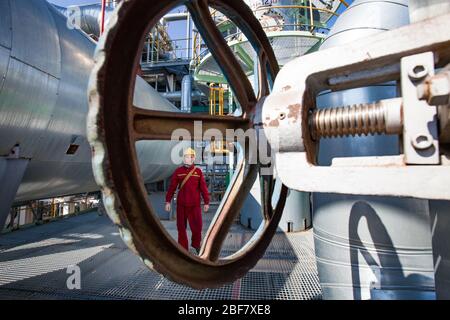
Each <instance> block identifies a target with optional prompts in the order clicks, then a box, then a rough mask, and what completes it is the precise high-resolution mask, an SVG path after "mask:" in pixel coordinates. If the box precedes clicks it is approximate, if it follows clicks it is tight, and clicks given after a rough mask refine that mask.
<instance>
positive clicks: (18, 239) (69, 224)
mask: <svg viewBox="0 0 450 320" xmlns="http://www.w3.org/2000/svg"><path fill="white" fill-rule="evenodd" d="M209 220H210V219H209ZM163 224H164V225H165V226H166V228H167V230H168V231H169V232H170V233H171V234H172V235H173V236H175V235H176V225H175V222H174V221H164V222H163ZM207 227H208V226H207V223H205V229H204V231H206V228H207ZM251 236H252V232H250V231H249V230H247V229H245V228H243V227H241V226H239V225H235V226H234V227H233V228H232V230H231V232H230V234H229V236H228V238H227V241H226V242H225V245H224V250H223V253H224V254H226V255H229V254H230V253H232V252H235V251H236V250H237V249H238V248H239V247H240V246H242V244H243V243H245V242H246V241H248V239H250V237H251ZM70 265H78V266H79V267H80V270H81V289H79V290H77V289H74V290H69V289H68V288H67V283H66V282H67V280H68V278H69V277H70V276H71V274H68V273H67V268H68V266H70ZM0 299H50V300H51V299H83V300H85V299H89V300H90V299H95V300H99V299H100V300H102V299H108V300H114V299H119V300H121V299H132V300H141V299H162V300H167V299H180V300H189V299H192V300H215V299H221V300H228V299H235V300H238V299H247V300H253V299H267V300H272V299H282V300H291V299H295V300H310V299H321V289H320V285H319V279H318V275H317V269H316V261H315V256H314V246H313V238H312V232H311V231H309V232H303V233H295V234H294V233H293V234H285V233H277V234H276V235H275V237H274V239H273V240H272V243H271V245H270V247H269V248H268V250H267V252H266V254H265V256H264V258H263V259H262V260H261V261H260V262H259V263H258V264H257V265H256V267H255V268H254V269H252V270H251V271H250V272H249V273H248V274H247V275H246V276H245V277H244V278H242V279H240V280H238V281H236V282H235V283H233V284H230V285H227V286H224V287H222V288H218V289H205V290H194V289H191V288H189V287H185V286H182V285H179V284H176V283H173V282H171V281H169V280H167V279H165V278H164V277H163V276H161V275H160V274H158V273H156V272H153V271H151V270H149V269H148V268H147V267H146V266H145V265H143V263H142V262H141V260H140V259H139V258H138V257H136V256H135V255H134V254H133V253H132V252H131V251H130V250H128V248H126V246H125V245H124V244H123V242H122V240H121V238H120V236H119V233H118V231H117V229H116V227H115V226H114V225H113V224H112V223H111V221H110V220H109V219H108V217H107V216H99V215H98V214H97V213H96V212H91V213H87V214H83V215H79V216H76V217H72V218H67V219H63V220H60V221H57V222H52V223H49V224H46V225H43V226H39V227H33V228H29V229H25V230H20V231H16V232H13V233H9V234H3V235H0Z"/></svg>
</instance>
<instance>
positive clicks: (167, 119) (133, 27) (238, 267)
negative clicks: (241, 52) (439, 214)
mask: <svg viewBox="0 0 450 320" xmlns="http://www.w3.org/2000/svg"><path fill="white" fill-rule="evenodd" d="M183 4H185V5H186V7H187V8H188V10H189V12H190V13H191V16H192V18H193V20H194V22H195V24H196V26H197V28H198V29H199V31H200V33H201V34H202V37H203V39H204V41H205V42H206V44H207V45H208V47H209V49H210V51H211V53H212V55H213V56H214V58H215V59H216V61H217V62H218V64H219V66H220V67H221V69H222V71H223V72H224V74H225V77H226V78H227V80H228V83H229V84H230V87H231V88H232V89H233V92H234V95H235V97H236V98H237V100H238V101H239V103H240V105H241V106H242V109H243V115H242V116H241V117H233V116H221V117H218V116H206V115H194V114H181V113H180V114H179V113H170V112H161V111H152V110H144V109H140V108H137V107H135V106H133V103H132V101H133V94H132V93H133V90H134V84H135V77H136V75H135V70H137V67H138V64H139V57H138V54H137V53H138V52H141V49H142V47H143V43H144V41H143V40H144V36H145V33H146V31H147V30H150V28H151V27H153V26H155V25H156V23H157V22H158V21H159V20H160V18H161V17H162V16H164V14H166V13H168V12H169V11H170V10H172V9H173V8H175V7H177V6H179V5H183ZM209 7H212V8H214V9H217V10H219V11H220V12H222V13H224V14H226V15H227V16H228V17H230V19H231V20H232V21H233V22H234V23H235V24H236V25H237V26H238V27H239V28H240V29H241V30H242V32H243V33H244V34H245V35H246V36H247V39H248V40H249V42H250V43H251V44H252V45H253V47H254V49H255V51H256V52H257V54H258V57H259V62H260V63H259V65H260V72H259V93H258V95H255V94H254V91H253V88H252V85H251V83H250V81H249V80H248V78H247V77H246V76H245V73H244V71H243V70H242V69H241V68H240V66H239V63H238V61H237V59H236V58H235V57H234V54H233V52H232V50H231V49H230V48H229V46H228V45H227V43H226V42H225V40H224V39H223V37H222V36H221V34H220V31H219V30H218V29H217V27H216V25H215V23H214V21H213V19H212V18H211V15H210V11H209ZM130 57H134V59H130ZM278 70H279V67H278V64H277V61H276V58H275V54H274V52H273V50H272V47H271V45H270V43H269V41H268V39H267V37H266V35H265V33H264V31H263V29H262V27H261V25H260V24H259V22H258V20H257V19H256V17H255V16H254V15H253V12H252V11H251V10H250V8H249V7H248V6H247V5H246V4H245V3H244V2H243V1H229V0H191V1H188V0H184V1H183V0H179V1H174V0H159V1H148V0H129V1H122V2H121V3H120V4H119V6H118V8H117V9H116V10H115V11H114V13H113V15H112V17H111V18H110V22H109V26H108V29H107V30H106V32H105V34H104V35H103V36H102V37H101V39H100V41H99V44H98V46H97V50H96V53H95V66H94V70H93V72H92V74H91V78H90V82H89V89H88V90H89V105H90V107H89V112H88V121H87V123H88V125H87V131H88V132H87V133H88V140H89V143H90V145H91V148H92V165H93V171H94V177H95V180H96V182H97V184H98V185H99V186H100V189H101V192H102V196H103V201H104V206H105V209H106V211H107V213H108V215H109V217H110V218H111V219H112V221H113V222H114V223H115V224H116V225H117V226H118V227H119V230H120V234H121V236H122V238H123V240H124V242H125V243H126V244H127V245H128V247H129V248H130V249H131V250H132V251H134V252H135V253H136V254H138V255H139V256H140V257H141V259H142V260H143V262H144V263H145V264H146V265H147V266H148V267H150V268H152V269H154V270H156V271H158V272H160V273H161V274H163V275H164V276H166V277H167V278H169V279H170V280H172V281H175V282H178V283H181V284H185V285H188V286H190V287H193V288H196V289H201V288H214V287H219V286H222V285H225V284H228V283H231V282H233V281H235V280H237V279H239V278H241V277H243V276H244V275H245V274H246V273H247V272H248V271H249V270H250V269H251V268H253V267H254V266H255V265H256V263H257V262H258V261H259V259H261V258H262V256H263V255H264V252H265V251H266V249H267V247H268V245H269V244H270V241H271V239H272V238H273V236H274V234H275V232H276V229H277V227H278V224H279V221H280V219H281V215H282V212H283V209H284V205H285V202H286V196H287V188H286V187H285V186H284V185H282V188H281V193H280V197H279V199H278V203H277V205H276V206H275V207H273V206H272V195H273V190H274V184H275V181H274V177H273V176H271V175H269V176H267V175H260V176H259V179H260V183H261V208H262V214H263V218H264V220H263V223H262V224H261V227H260V229H259V230H258V231H257V232H256V233H255V236H254V238H252V240H251V241H250V242H249V243H247V245H246V246H244V248H242V249H241V250H239V251H238V252H237V253H235V254H233V255H232V256H229V257H225V258H223V257H220V252H221V249H222V245H223V242H224V241H225V237H226V235H227V234H228V231H229V229H230V227H231V225H232V223H233V222H234V220H235V218H236V217H237V214H238V213H239V210H240V208H241V207H242V205H243V202H244V201H245V199H246V197H247V195H248V194H249V192H250V189H251V187H252V185H253V183H254V182H255V180H256V179H257V176H258V172H260V170H261V169H262V168H263V165H262V164H260V163H257V164H249V163H247V161H243V162H242V163H241V164H240V166H239V167H238V168H237V169H236V172H237V173H236V174H235V179H234V180H233V182H232V187H231V188H229V190H228V192H227V193H226V195H225V196H224V198H225V200H226V201H222V203H221V205H220V206H219V209H218V211H217V214H216V216H215V218H214V219H213V222H212V225H211V227H210V228H209V230H208V232H207V234H206V236H205V237H204V243H203V246H202V249H201V252H200V255H199V256H198V257H197V256H194V255H192V254H190V253H188V252H187V251H185V250H184V249H183V248H182V247H181V246H180V245H179V244H178V243H177V242H176V241H175V240H174V239H173V238H172V237H171V236H170V235H169V233H168V232H167V231H166V230H165V229H164V227H163V226H162V224H161V223H160V221H159V219H158V217H157V215H156V214H155V211H154V210H153V208H152V206H151V204H150V203H149V201H148V199H147V193H146V190H145V188H144V183H143V179H142V177H141V175H140V172H139V163H138V160H137V154H136V149H135V144H136V142H137V141H141V140H169V139H170V133H171V130H173V129H176V128H177V127H180V126H181V125H182V126H183V128H184V127H187V128H188V130H191V129H192V128H193V123H194V121H203V127H204V129H205V130H206V129H208V128H210V127H214V128H219V130H221V131H224V130H226V129H246V128H251V127H254V128H256V127H258V126H259V125H260V121H259V120H258V121H257V120H255V119H256V118H257V115H258V114H260V112H259V111H260V110H259V108H261V104H262V101H263V99H264V97H265V96H267V95H268V94H269V93H270V87H271V84H272V83H273V81H274V79H275V77H276V75H277V73H278ZM124 88H126V89H124ZM124 115H126V116H124ZM192 132H193V130H192ZM193 138H196V137H193ZM248 157H249V152H248V151H247V150H246V154H245V156H244V159H248ZM258 159H259V157H258Z"/></svg>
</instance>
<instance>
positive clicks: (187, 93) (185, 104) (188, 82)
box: [181, 74, 192, 113]
mask: <svg viewBox="0 0 450 320" xmlns="http://www.w3.org/2000/svg"><path fill="white" fill-rule="evenodd" d="M191 110H192V77H191V75H189V74H188V75H185V76H184V77H183V80H182V81H181V111H182V112H186V113H190V112H191Z"/></svg>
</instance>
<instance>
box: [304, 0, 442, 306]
mask: <svg viewBox="0 0 450 320" xmlns="http://www.w3.org/2000/svg"><path fill="white" fill-rule="evenodd" d="M407 4H408V1H406V0H390V1H374V0H357V1H355V2H354V3H353V4H352V5H351V6H350V7H349V8H348V9H347V11H345V12H344V13H343V14H342V15H341V16H340V17H339V19H338V20H337V22H336V24H335V25H334V27H333V29H332V30H331V32H330V35H329V36H328V38H327V39H326V41H325V42H324V44H323V45H322V47H321V50H325V49H327V48H330V47H333V46H339V45H343V44H346V43H349V42H352V41H358V39H361V38H366V37H367V36H371V35H373V34H376V33H379V32H383V31H385V30H389V29H393V28H397V27H400V26H402V25H405V24H408V23H409V14H408V6H407ZM396 96H397V87H396V84H395V83H387V84H384V85H378V86H371V87H367V88H362V89H354V90H347V91H344V92H334V93H330V92H326V93H324V94H322V95H321V96H320V97H319V98H318V101H317V102H318V105H319V107H327V106H340V105H349V104H356V103H368V102H374V101H377V100H380V99H386V98H392V97H396ZM398 152H399V141H398V138H397V137H392V136H389V137H388V136H371V137H355V138H338V139H332V140H327V139H322V141H321V143H320V152H319V164H321V165H329V164H330V163H331V159H332V158H333V157H345V156H370V155H392V154H398ZM313 208H314V209H313V229H314V244H315V250H316V257H317V267H318V272H319V278H320V283H321V286H322V292H323V298H324V299H433V298H435V294H434V273H433V259H432V247H431V234H430V227H429V216H428V215H429V209H428V201H425V200H416V199H404V198H391V197H370V196H351V195H336V194H314V197H313Z"/></svg>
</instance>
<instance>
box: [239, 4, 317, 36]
mask: <svg viewBox="0 0 450 320" xmlns="http://www.w3.org/2000/svg"><path fill="white" fill-rule="evenodd" d="M246 3H247V4H248V6H249V7H250V8H251V9H252V10H254V12H255V16H256V18H258V20H259V21H261V25H262V26H263V28H264V29H265V31H266V32H271V31H281V30H283V31H292V30H297V31H298V30H300V29H302V30H308V28H309V27H310V25H313V24H316V23H317V22H318V21H320V11H318V10H315V9H316V5H315V3H314V1H313V2H312V3H311V5H312V6H311V7H312V9H313V10H310V3H309V1H304V3H299V1H296V0H246ZM311 11H312V16H313V20H314V22H311Z"/></svg>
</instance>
